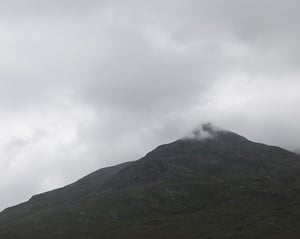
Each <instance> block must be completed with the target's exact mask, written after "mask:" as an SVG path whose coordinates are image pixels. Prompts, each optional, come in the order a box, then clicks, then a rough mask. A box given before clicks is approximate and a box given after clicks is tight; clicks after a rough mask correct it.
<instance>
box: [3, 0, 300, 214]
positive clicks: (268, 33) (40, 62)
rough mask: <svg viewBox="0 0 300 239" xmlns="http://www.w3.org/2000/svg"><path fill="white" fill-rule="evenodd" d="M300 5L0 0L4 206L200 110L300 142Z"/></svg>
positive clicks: (261, 134) (190, 121) (227, 123)
mask: <svg viewBox="0 0 300 239" xmlns="http://www.w3.org/2000/svg"><path fill="white" fill-rule="evenodd" d="M299 8H300V4H299V1H296V0H295V1H293V0H285V1H283V0H281V1H279V0H226V1H224V0H151V1H145V0H135V1H134V0H132V1H127V0H109V1H108V0H107V1H106V0H98V1H96V0H52V1H48V0H47V1H44V0H26V1H24V0H0V34H1V36H0V209H3V208H5V207H7V206H11V205H14V204H16V203H19V202H22V201H24V200H28V199H29V198H30V197H31V195H33V194H36V193H39V192H44V191H46V190H49V189H53V188H56V187H59V186H62V185H65V184H67V183H70V182H73V181H74V180H77V179H78V178H80V177H82V176H84V175H85V174H87V173H89V172H91V171H94V170H96V169H98V168H100V167H104V166H109V165H113V164H116V163H120V162H123V161H128V160H135V159H138V158H139V157H141V156H143V155H144V154H145V153H146V152H148V151H149V150H151V149H152V148H153V147H155V146H157V145H159V144H161V143H166V142H169V141H172V140H174V139H176V138H179V137H181V136H183V135H185V134H187V132H188V131H189V130H191V129H193V128H194V127H196V126H197V125H198V124H200V123H201V122H207V121H210V122H212V123H214V124H215V125H218V126H220V127H222V128H226V129H229V130H232V131H235V132H237V133H240V134H242V135H244V136H246V137H248V138H250V139H252V140H255V141H261V142H264V143H267V144H274V145H279V146H282V147H286V148H288V149H291V150H295V149H297V148H300V124H299V122H300V112H299V108H300V79H299V76H300V45H299V42H300V31H299V22H300V14H299Z"/></svg>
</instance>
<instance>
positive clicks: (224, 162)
mask: <svg viewBox="0 0 300 239" xmlns="http://www.w3.org/2000/svg"><path fill="white" fill-rule="evenodd" d="M299 172H300V156H299V155H297V154H294V153H292V152H289V151H287V150H284V149H281V148H278V147H274V146H268V145H264V144H260V143H255V142H251V141H249V140H248V139H246V138H245V137H242V136H240V135H237V134H235V133H232V132H229V131H225V130H220V129H216V128H215V127H213V126H212V125H210V124H206V125H203V126H202V128H200V129H198V130H195V131H194V132H193V133H192V134H190V135H188V136H187V137H184V138H181V139H179V140H177V141H175V142H172V143H169V144H165V145H161V146H159V147H157V148H156V149H154V150H153V151H151V152H149V153H148V154H147V155H145V156H144V157H143V158H141V159H140V160H137V161H132V162H127V163H123V164H120V165H117V166H114V167H108V168H104V169H100V170H98V171H96V172H94V173H92V174H90V175H88V176H86V177H84V178H82V179H80V180H79V181H77V182H75V183H73V184H71V185H68V186H66V187H64V188H60V189H57V190H54V191H50V192H47V193H43V194H39V195H35V196H33V197H32V198H31V199H30V200H29V201H28V202H25V203H23V204H20V205H17V206H15V207H11V208H8V209H6V210H4V211H3V212H2V213H1V214H0V238H1V239H11V238H13V239H21V238H22V239H48V238H55V239H56V238H57V239H66V238H67V239H69V238H70V239H79V238H80V239H88V238H89V239H96V238H97V239H98V238H101V239H105V238H107V239H117V238H122V239H123V238H124V239H126V238H133V239H142V238H143V239H148V238H149V239H150V238H151V239H169V238H172V239H196V238H197V239H199V238H205V239H209V238H210V239H229V238H230V239H235V238H236V239H237V238H239V239H240V238H243V239H254V238H257V239H259V238H264V239H271V238H272V239H298V238H300V174H299Z"/></svg>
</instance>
